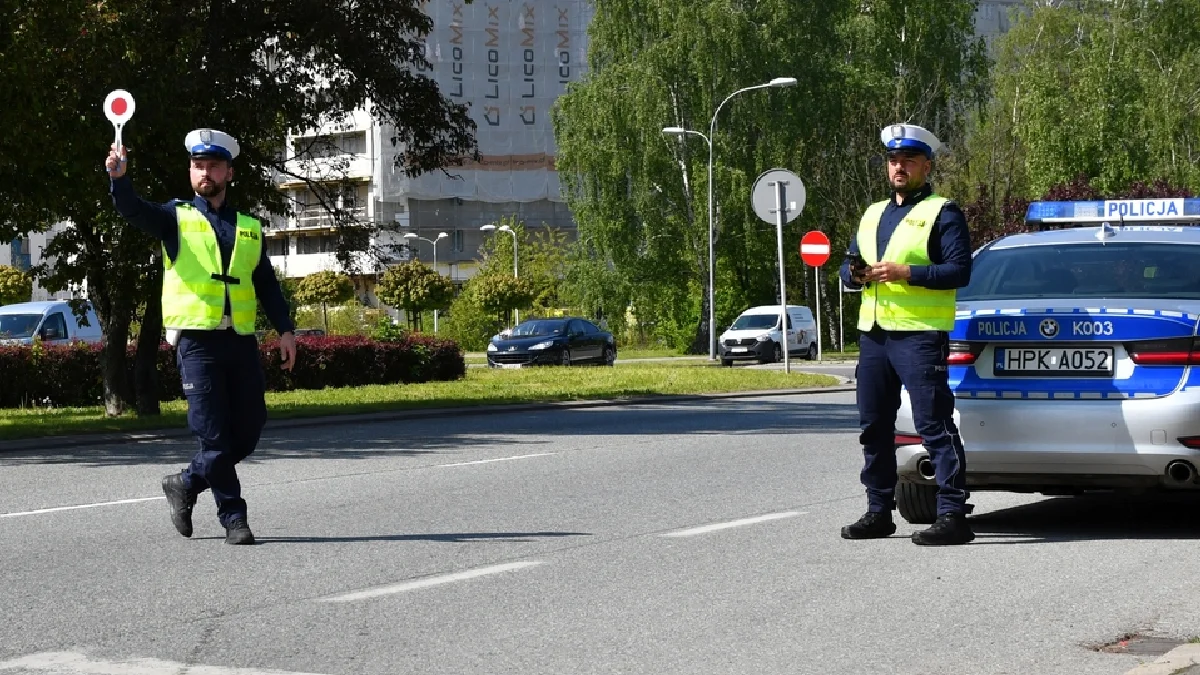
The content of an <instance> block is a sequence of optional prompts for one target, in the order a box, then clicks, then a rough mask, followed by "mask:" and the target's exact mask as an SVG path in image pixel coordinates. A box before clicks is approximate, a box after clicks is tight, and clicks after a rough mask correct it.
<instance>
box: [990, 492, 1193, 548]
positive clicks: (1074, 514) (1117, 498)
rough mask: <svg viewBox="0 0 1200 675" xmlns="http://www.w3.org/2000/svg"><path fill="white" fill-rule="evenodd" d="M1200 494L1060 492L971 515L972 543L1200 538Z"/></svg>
mask: <svg viewBox="0 0 1200 675" xmlns="http://www.w3.org/2000/svg"><path fill="white" fill-rule="evenodd" d="M1198 507H1200V494H1197V495H1195V496H1188V495H1183V494H1176V495H1144V496H1137V497H1130V496H1121V495H1115V494H1103V495H1084V496H1080V497H1058V498H1053V499H1047V500H1045V501H1041V502H1037V503H1035V504H1025V505H1022V506H1016V507H1013V508H1009V509H1000V510H998V511H991V512H988V513H982V514H979V515H976V516H973V517H971V519H970V520H971V526H972V528H973V529H974V530H975V534H976V539H975V542H974V544H972V545H978V544H1041V543H1051V542H1068V541H1098V540H1107V539H1125V540H1137V539H1200V517H1198V515H1197V513H1198Z"/></svg>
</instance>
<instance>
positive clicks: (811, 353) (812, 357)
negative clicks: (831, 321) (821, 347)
mask: <svg viewBox="0 0 1200 675" xmlns="http://www.w3.org/2000/svg"><path fill="white" fill-rule="evenodd" d="M804 358H806V359H808V360H809V361H816V360H817V343H815V342H813V343H810V344H809V345H808V351H807V352H806V353H805V354H804Z"/></svg>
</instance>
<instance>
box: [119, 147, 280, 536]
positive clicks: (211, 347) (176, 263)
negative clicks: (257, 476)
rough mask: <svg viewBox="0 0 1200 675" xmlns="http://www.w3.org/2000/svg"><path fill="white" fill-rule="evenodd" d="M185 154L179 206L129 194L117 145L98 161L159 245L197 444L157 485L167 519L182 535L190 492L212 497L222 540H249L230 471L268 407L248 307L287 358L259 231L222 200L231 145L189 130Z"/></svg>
mask: <svg viewBox="0 0 1200 675" xmlns="http://www.w3.org/2000/svg"><path fill="white" fill-rule="evenodd" d="M184 144H185V146H186V149H187V151H188V154H189V156H190V162H191V182H192V188H193V189H194V190H195V192H196V194H195V196H194V197H193V198H192V199H191V200H190V201H183V200H173V201H170V202H167V203H165V204H155V203H151V202H147V201H145V200H143V199H142V198H141V197H139V196H138V195H137V194H136V193H135V192H134V189H133V184H132V182H130V180H129V178H127V177H126V176H125V170H126V165H127V161H128V159H127V156H126V151H125V148H124V147H123V146H117V145H115V144H114V145H113V147H112V150H111V152H110V153H109V155H108V158H107V160H106V161H105V168H106V169H107V170H108V175H109V176H110V177H111V179H112V187H111V192H112V200H113V204H114V205H115V206H116V208H117V211H118V212H119V213H120V214H121V215H122V216H124V217H125V219H126V220H128V221H129V222H130V223H132V224H133V225H135V226H136V227H138V228H139V229H141V230H144V231H145V232H147V233H149V234H150V235H151V236H153V237H155V238H157V239H158V240H159V241H161V242H162V247H163V266H164V275H163V289H162V308H163V325H164V326H165V327H166V329H167V340H168V341H169V342H170V343H171V344H172V345H175V346H176V348H177V353H176V360H177V361H178V363H179V374H180V376H181V379H182V380H183V393H184V395H185V397H186V398H187V402H188V426H189V427H190V428H191V430H192V433H193V434H195V436H196V438H197V439H199V441H200V449H199V451H198V452H197V453H196V454H195V456H194V457H193V458H192V461H191V463H190V464H189V465H188V466H187V467H186V468H184V469H183V471H181V472H179V473H172V474H169V475H167V476H166V477H164V478H163V481H162V487H163V492H164V493H165V494H166V496H167V503H168V506H169V507H170V510H171V521H172V523H173V524H174V526H175V529H176V530H177V531H178V532H179V534H181V535H183V536H185V537H190V536H192V507H193V506H194V505H195V503H196V496H197V495H198V494H200V493H201V492H204V491H205V490H212V493H213V498H214V500H215V501H216V503H217V518H218V519H219V520H220V522H221V525H222V526H224V528H225V543H227V544H253V543H254V535H253V533H252V532H251V531H250V525H249V522H248V518H247V509H246V502H245V500H243V499H242V495H241V484H240V483H239V481H238V476H237V471H236V470H235V466H236V465H237V464H238V462H240V461H242V460H243V459H245V458H246V457H247V456H249V455H250V453H252V452H254V448H255V446H256V445H257V444H258V439H259V434H260V433H261V432H262V429H263V425H264V424H265V423H266V418H267V408H266V401H265V394H264V390H265V386H264V381H263V371H262V363H261V361H260V358H259V352H258V339H257V338H256V337H255V334H254V319H255V316H256V314H257V309H258V302H259V301H260V300H261V301H262V305H263V310H264V311H265V312H266V314H267V317H268V318H269V319H270V321H271V323H272V325H274V327H275V329H276V330H277V331H278V332H279V334H280V340H279V348H280V353H281V357H282V359H283V368H284V369H285V370H291V368H292V366H293V365H294V364H295V361H296V340H295V337H294V335H293V331H294V330H295V327H294V326H293V325H292V321H291V318H290V316H289V312H288V306H287V301H286V300H284V298H283V292H282V291H281V289H280V287H279V280H278V279H277V278H276V277H275V270H274V268H272V267H271V262H270V259H269V258H268V257H267V253H266V247H264V246H263V238H262V224H261V223H260V222H259V221H258V219H256V218H254V217H252V216H249V215H246V214H244V213H239V212H237V211H236V210H235V209H234V208H233V207H231V206H230V205H229V203H228V202H227V201H226V194H225V193H226V188H227V187H228V185H229V182H230V181H231V180H233V160H234V159H235V158H236V157H237V155H238V144H237V141H236V140H234V139H233V137H231V136H230V135H229V134H226V133H223V132H220V131H216V130H213V129H197V130H195V131H193V132H191V133H190V134H188V135H187V137H186V138H185V140H184Z"/></svg>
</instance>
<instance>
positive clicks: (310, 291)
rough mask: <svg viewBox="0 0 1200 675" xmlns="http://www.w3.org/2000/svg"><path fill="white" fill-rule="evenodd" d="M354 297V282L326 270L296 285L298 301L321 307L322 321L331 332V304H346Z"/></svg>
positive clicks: (311, 275)
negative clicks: (329, 311) (329, 313)
mask: <svg viewBox="0 0 1200 675" xmlns="http://www.w3.org/2000/svg"><path fill="white" fill-rule="evenodd" d="M353 297H354V282H353V281H351V280H350V277H348V276H346V275H345V274H338V273H337V272H331V271H329V270H325V271H323V272H316V273H313V274H310V275H308V276H306V277H304V278H303V279H301V280H300V283H299V284H297V285H296V301H297V302H299V303H300V304H302V305H315V304H318V303H319V304H320V305H321V319H322V322H323V323H324V326H325V332H327V333H328V332H329V315H328V313H327V312H328V310H327V309H326V306H327V305H328V304H329V303H331V302H332V303H338V302H346V301H347V300H349V299H350V298H353Z"/></svg>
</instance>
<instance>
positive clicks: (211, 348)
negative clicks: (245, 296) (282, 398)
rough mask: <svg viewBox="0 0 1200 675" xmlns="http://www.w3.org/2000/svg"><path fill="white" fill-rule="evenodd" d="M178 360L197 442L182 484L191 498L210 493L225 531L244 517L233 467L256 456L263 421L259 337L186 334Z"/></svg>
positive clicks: (219, 332) (220, 332) (231, 333)
mask: <svg viewBox="0 0 1200 675" xmlns="http://www.w3.org/2000/svg"><path fill="white" fill-rule="evenodd" d="M176 360H177V361H178V363H179V374H180V376H181V378H182V379H183V394H184V396H185V397H186V398H187V403H188V426H189V427H190V428H191V431H192V433H193V434H194V435H195V436H196V438H197V440H199V441H200V450H199V451H198V452H196V454H195V456H193V457H192V461H191V464H189V465H188V467H187V468H186V469H184V470H183V481H184V483H185V484H186V486H187V488H188V489H189V490H190V491H191V492H193V493H194V494H199V493H201V492H204V491H205V490H212V493H213V499H214V500H215V501H216V502H217V517H218V518H219V519H220V521H221V524H222V525H224V526H226V527H228V526H229V523H230V522H232V521H233V520H234V519H236V518H238V517H239V516H240V517H243V518H244V517H246V515H247V514H246V502H245V500H243V499H242V486H241V483H240V482H238V476H237V470H236V469H235V467H236V466H237V463H238V462H240V461H242V460H243V459H245V458H246V457H248V456H249V455H250V453H252V452H254V448H255V446H257V445H258V439H259V435H260V434H261V433H262V429H263V425H265V424H266V421H267V404H266V398H265V382H264V379H263V371H262V362H261V361H260V360H259V355H258V339H257V338H256V337H255V336H253V335H238V334H237V333H236V332H234V331H233V330H232V329H225V330H214V331H191V330H185V331H183V332H182V333H181V335H180V337H179V344H178V345H177V352H176Z"/></svg>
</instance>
